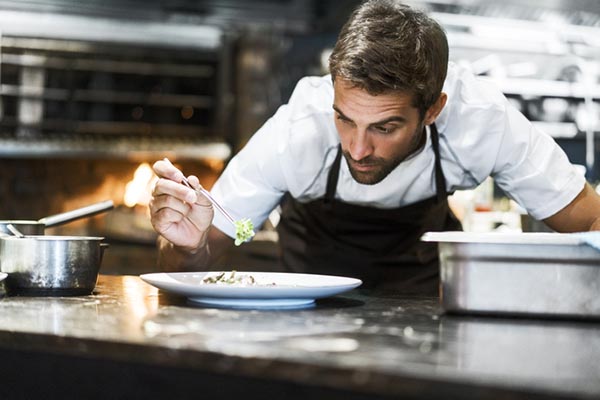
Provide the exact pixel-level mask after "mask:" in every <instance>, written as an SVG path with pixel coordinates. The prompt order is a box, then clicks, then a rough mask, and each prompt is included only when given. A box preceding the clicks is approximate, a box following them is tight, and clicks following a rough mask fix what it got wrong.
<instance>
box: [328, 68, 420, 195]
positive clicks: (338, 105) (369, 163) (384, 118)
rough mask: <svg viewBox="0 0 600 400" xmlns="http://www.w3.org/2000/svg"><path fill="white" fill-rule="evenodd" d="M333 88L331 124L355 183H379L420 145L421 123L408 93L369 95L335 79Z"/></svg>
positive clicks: (417, 111) (341, 80)
mask: <svg viewBox="0 0 600 400" xmlns="http://www.w3.org/2000/svg"><path fill="white" fill-rule="evenodd" d="M334 91H335V95H334V100H333V108H334V110H335V115H334V118H335V126H336V128H337V131H338V134H339V135H340V141H341V143H342V152H343V154H344V157H345V158H346V161H347V162H348V167H349V168H350V173H351V174H352V177H353V178H354V179H355V180H356V181H357V182H359V183H362V184H366V185H373V184H376V183H379V182H381V181H382V180H383V179H384V178H385V177H386V176H387V175H388V174H389V173H390V172H391V171H392V170H393V169H394V168H396V167H397V166H398V164H400V163H401V162H402V161H404V160H405V159H406V157H408V156H409V155H411V154H412V153H414V152H415V150H417V149H418V148H419V146H420V145H421V144H422V139H423V134H424V133H423V127H424V124H423V121H422V120H421V118H420V116H419V110H418V109H417V108H415V107H413V106H412V105H411V104H412V96H411V95H409V94H404V93H401V92H394V93H390V94H381V95H377V96H372V95H370V94H369V93H367V92H366V91H364V90H362V89H358V88H354V87H352V86H351V85H350V84H349V83H348V82H347V81H344V80H343V79H339V78H337V79H336V80H335V83H334Z"/></svg>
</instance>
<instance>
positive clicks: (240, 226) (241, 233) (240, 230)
mask: <svg viewBox="0 0 600 400" xmlns="http://www.w3.org/2000/svg"><path fill="white" fill-rule="evenodd" d="M252 236H254V225H253V224H252V221H250V219H249V218H242V219H239V220H237V221H235V245H236V246H239V245H240V244H242V243H244V242H246V241H248V240H249V239H251V238H252Z"/></svg>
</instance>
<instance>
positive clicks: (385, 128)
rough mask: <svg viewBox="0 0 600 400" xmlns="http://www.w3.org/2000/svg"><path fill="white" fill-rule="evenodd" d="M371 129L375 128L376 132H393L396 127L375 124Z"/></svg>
mask: <svg viewBox="0 0 600 400" xmlns="http://www.w3.org/2000/svg"><path fill="white" fill-rule="evenodd" d="M373 129H375V131H377V132H378V133H392V132H394V130H396V127H395V126H384V125H377V126H374V127H373Z"/></svg>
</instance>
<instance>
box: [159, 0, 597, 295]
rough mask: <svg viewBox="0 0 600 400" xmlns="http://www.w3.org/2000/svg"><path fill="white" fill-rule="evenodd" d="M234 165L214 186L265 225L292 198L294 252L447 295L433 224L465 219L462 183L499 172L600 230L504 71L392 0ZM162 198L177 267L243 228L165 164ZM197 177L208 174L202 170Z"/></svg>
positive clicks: (166, 252) (363, 13)
mask: <svg viewBox="0 0 600 400" xmlns="http://www.w3.org/2000/svg"><path fill="white" fill-rule="evenodd" d="M329 68H330V73H331V75H328V76H323V77H306V78H303V79H302V80H300V81H299V82H298V84H297V86H296V88H295V89H294V91H293V93H292V95H291V98H290V100H289V102H288V103H287V104H285V105H283V106H281V107H280V108H279V109H278V110H277V112H276V113H275V114H274V115H273V116H272V117H271V118H270V119H269V120H268V121H267V122H266V123H265V124H264V126H262V127H261V128H260V129H259V130H258V131H257V132H256V133H255V134H254V135H253V137H252V138H251V140H250V141H249V142H248V143H247V145H246V146H245V147H244V148H243V149H242V150H241V151H240V152H239V153H238V154H237V155H236V156H235V157H233V159H232V160H231V161H230V162H229V164H228V165H227V167H226V168H225V170H224V172H223V174H222V175H221V176H220V177H219V179H218V181H217V182H216V183H215V185H214V187H213V188H212V191H211V194H212V196H213V197H214V198H215V199H216V200H217V201H218V202H219V203H220V204H221V205H222V206H223V207H224V208H225V209H226V210H228V211H229V212H230V213H231V214H233V217H234V218H235V219H241V218H250V219H251V220H252V222H253V223H254V225H255V226H258V227H259V226H261V225H262V224H263V223H264V222H265V220H266V219H267V217H268V216H269V214H270V213H271V211H272V210H273V209H275V208H276V207H278V206H281V220H280V223H279V224H278V226H277V229H278V232H279V242H280V248H281V263H282V265H283V266H284V267H285V268H286V269H287V270H289V271H291V272H308V273H320V274H334V275H344V276H353V277H357V278H360V279H362V280H363V281H364V285H365V286H366V287H376V288H393V289H396V290H400V291H403V292H405V293H420V294H429V295H431V294H436V293H437V286H438V274H439V272H438V257H437V252H436V247H435V245H431V244H426V243H423V242H420V240H419V238H420V237H421V235H422V234H423V233H424V232H427V231H442V230H457V229H460V224H459V222H458V221H457V220H456V218H455V217H454V215H453V214H452V212H451V211H450V209H449V207H448V201H447V196H448V195H449V194H451V193H452V192H454V191H455V190H463V189H470V188H475V187H476V186H477V185H479V184H480V183H481V182H482V181H483V180H484V179H486V178H487V177H488V176H492V177H493V178H494V180H495V182H496V183H497V184H498V186H499V187H501V188H502V189H503V190H504V191H505V192H506V193H507V194H508V195H509V196H510V197H511V198H513V199H514V200H515V201H516V202H517V203H519V204H520V205H521V206H523V207H524V208H525V209H526V210H527V211H528V212H529V214H530V215H531V216H533V217H534V218H536V219H539V220H543V221H544V222H545V223H546V224H547V225H548V226H550V227H551V228H553V229H554V230H557V231H561V232H574V231H586V230H596V229H600V219H599V217H600V198H599V196H598V195H597V194H596V193H595V191H594V190H593V189H592V188H591V187H590V186H589V185H588V184H587V183H586V181H585V178H584V176H583V175H581V174H580V173H579V172H578V170H577V169H576V168H575V167H574V166H573V165H572V164H571V163H570V162H569V160H568V158H567V156H566V155H565V153H564V152H563V151H562V150H561V148H560V147H559V146H558V145H557V144H556V143H555V142H554V141H553V139H552V138H551V137H550V136H548V135H547V134H545V133H543V132H541V131H539V130H537V129H536V128H535V127H534V126H533V125H532V124H531V123H530V122H529V121H528V120H527V119H526V118H525V117H524V116H523V115H522V114H520V113H519V112H518V111H517V110H516V109H515V108H513V107H512V106H511V105H510V103H509V102H508V101H507V99H506V98H505V97H504V96H503V95H502V93H501V92H500V91H499V90H498V89H497V88H495V87H494V86H493V85H492V84H491V83H488V82H485V81H483V80H480V79H478V78H476V77H475V76H473V75H472V74H471V73H470V72H469V71H468V70H466V69H465V68H461V67H459V66H458V65H454V64H451V63H450V64H449V63H448V43H447V39H446V36H445V33H444V31H443V29H442V28H441V27H440V25H439V24H438V23H437V22H436V21H435V20H433V19H432V18H430V17H428V16H427V15H426V14H425V13H422V12H420V11H417V10H414V9H412V8H410V7H408V6H406V5H403V4H400V3H398V2H396V1H393V0H372V1H367V2H365V3H363V4H362V5H360V6H359V7H358V8H357V9H356V10H355V11H354V13H353V14H352V15H351V16H350V19H349V20H348V22H347V23H346V24H345V25H344V27H343V28H342V31H341V33H340V35H339V38H338V40H337V42H336V45H335V47H334V49H333V52H332V54H331V56H330V59H329ZM154 170H155V172H156V173H157V175H158V176H159V177H160V179H159V180H158V182H157V184H156V186H155V188H154V191H153V198H152V201H151V203H150V213H151V221H152V224H153V226H154V228H155V229H156V231H157V232H158V233H159V234H160V237H159V244H158V245H159V252H160V256H159V259H160V261H159V262H160V264H161V265H162V267H163V268H164V269H165V270H185V269H188V270H200V269H202V268H203V267H204V266H208V265H209V264H210V263H211V261H213V260H214V259H215V258H216V257H218V255H219V254H221V253H222V252H223V251H225V250H226V249H227V248H228V247H229V246H232V245H233V239H232V238H234V237H235V227H234V226H233V225H232V224H231V223H230V222H229V221H228V220H227V219H226V218H224V217H223V216H222V215H221V213H218V212H217V213H215V211H214V209H213V207H212V206H211V203H210V202H209V201H208V199H207V198H205V197H204V196H202V195H197V194H196V192H195V191H194V190H192V189H190V188H188V187H186V186H184V185H182V184H181V182H182V179H183V174H182V172H180V171H179V170H177V169H176V168H175V167H173V166H172V164H171V163H169V162H168V161H166V160H161V161H157V162H156V163H155V164H154ZM189 182H190V183H191V184H192V186H194V187H199V186H200V183H199V181H198V179H197V178H196V177H195V176H190V177H189Z"/></svg>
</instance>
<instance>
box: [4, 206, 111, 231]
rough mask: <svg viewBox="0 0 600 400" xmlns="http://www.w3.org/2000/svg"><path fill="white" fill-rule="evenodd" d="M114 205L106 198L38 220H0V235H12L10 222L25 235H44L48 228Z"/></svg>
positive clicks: (97, 212) (109, 208)
mask: <svg viewBox="0 0 600 400" xmlns="http://www.w3.org/2000/svg"><path fill="white" fill-rule="evenodd" d="M113 207H114V204H113V202H112V200H106V201H102V202H100V203H95V204H91V205H89V206H85V207H81V208H77V209H75V210H71V211H67V212H64V213H60V214H55V215H51V216H48V217H45V218H42V219H39V220H37V221H28V220H13V221H10V220H0V235H2V233H4V234H8V235H12V233H11V232H10V231H9V230H8V229H7V228H6V226H7V225H8V224H11V225H13V226H14V227H16V228H17V229H18V230H19V231H20V232H21V233H23V234H24V235H43V234H44V230H45V229H46V228H50V227H52V226H58V225H62V224H66V223H67V222H71V221H74V220H76V219H80V218H84V217H91V216H92V215H96V214H99V213H102V212H105V211H108V210H111V209H112V208H113Z"/></svg>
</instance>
